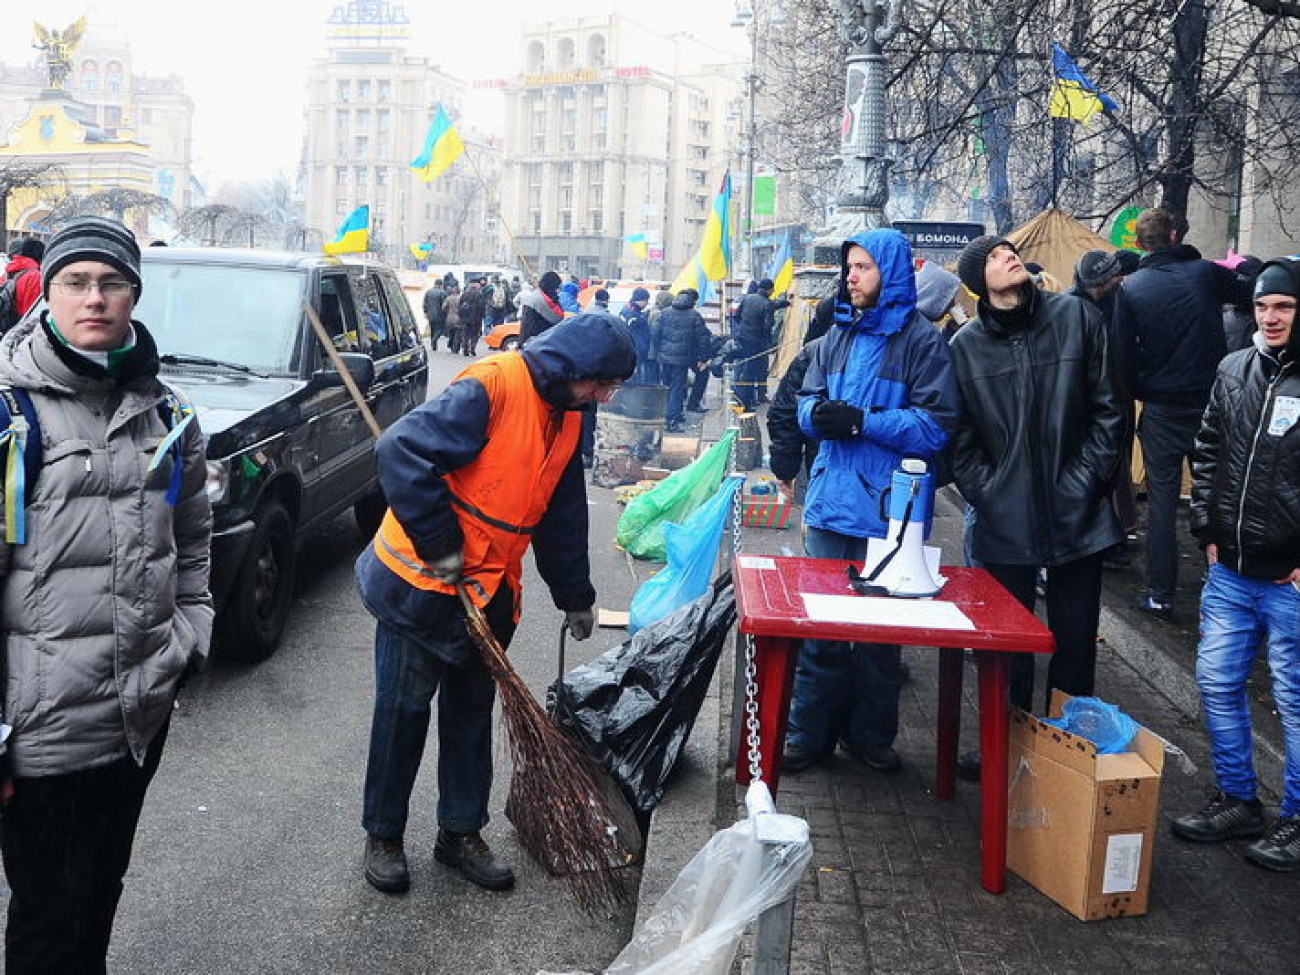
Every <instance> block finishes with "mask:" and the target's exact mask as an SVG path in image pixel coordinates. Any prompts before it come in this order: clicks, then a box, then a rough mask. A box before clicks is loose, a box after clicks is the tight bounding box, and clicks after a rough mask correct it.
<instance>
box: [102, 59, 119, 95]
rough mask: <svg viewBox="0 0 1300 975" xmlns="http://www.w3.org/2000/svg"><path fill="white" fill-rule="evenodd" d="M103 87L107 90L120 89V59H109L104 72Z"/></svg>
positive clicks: (115, 91)
mask: <svg viewBox="0 0 1300 975" xmlns="http://www.w3.org/2000/svg"><path fill="white" fill-rule="evenodd" d="M104 87H105V89H107V90H108V91H111V92H114V93H119V92H121V90H122V63H121V62H120V61H109V62H108V71H106V72H105V81H104Z"/></svg>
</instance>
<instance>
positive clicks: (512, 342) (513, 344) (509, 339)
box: [501, 335, 519, 352]
mask: <svg viewBox="0 0 1300 975" xmlns="http://www.w3.org/2000/svg"><path fill="white" fill-rule="evenodd" d="M501 348H502V350H503V351H505V352H513V351H514V350H515V349H517V348H519V336H518V335H507V336H506V337H505V338H503V339H502V340H501Z"/></svg>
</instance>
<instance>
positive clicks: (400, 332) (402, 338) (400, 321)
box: [381, 277, 424, 350]
mask: <svg viewBox="0 0 1300 975" xmlns="http://www.w3.org/2000/svg"><path fill="white" fill-rule="evenodd" d="M381 284H382V285H383V291H384V298H385V299H387V301H388V310H389V317H390V319H391V321H392V323H393V333H394V335H395V336H396V339H397V346H398V349H399V350H401V349H414V348H418V347H419V345H420V336H419V333H418V332H416V330H415V313H414V311H412V309H411V303H410V301H408V300H407V297H406V293H405V292H404V291H403V290H402V285H401V282H399V281H398V280H397V278H395V277H384V278H383V279H382V281H381ZM418 300H420V301H423V300H424V296H423V294H422V293H421V295H420V298H419V299H418Z"/></svg>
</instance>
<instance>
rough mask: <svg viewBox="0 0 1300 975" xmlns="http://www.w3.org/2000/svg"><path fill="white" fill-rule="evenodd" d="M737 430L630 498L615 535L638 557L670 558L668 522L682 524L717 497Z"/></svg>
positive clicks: (724, 435) (661, 559)
mask: <svg viewBox="0 0 1300 975" xmlns="http://www.w3.org/2000/svg"><path fill="white" fill-rule="evenodd" d="M735 439H736V431H735V430H728V431H727V432H726V433H724V434H723V435H722V438H721V439H720V440H719V441H718V442H717V443H715V444H714V445H713V446H712V447H710V448H709V449H708V450H707V451H705V452H704V454H703V456H700V457H697V458H695V460H693V461H691V463H690V464H688V465H687V466H685V467H683V468H682V469H681V470H679V471H674V472H673V473H672V474H669V475H668V476H667V477H666V478H664V479H663V480H662V481H660V482H659V483H658V484H656V485H655V486H654V487H653V488H651V489H650V490H649V491H647V492H646V493H645V494H639V495H637V496H636V497H635V498H633V499H632V500H631V501H629V502H628V505H627V508H625V509H624V511H623V515H622V517H621V518H619V519H618V530H617V531H616V532H615V536H614V537H615V538H617V539H618V544H619V545H620V546H621V547H622V548H623V549H624V550H625V551H627V552H629V553H631V554H632V556H633V557H634V558H638V559H646V560H647V561H650V562H666V561H667V560H668V548H667V545H666V544H665V543H664V524H665V523H666V522H670V521H673V522H677V523H678V524H681V523H682V522H683V521H685V520H686V517H687V516H688V515H689V514H690V513H691V512H692V511H694V510H695V509H697V508H699V507H700V505H702V504H704V502H705V501H707V500H709V498H711V497H713V495H714V493H715V492H717V490H718V485H720V484H721V483H722V478H723V475H725V474H726V472H727V459H728V457H730V455H731V443H732V441H733V440H735Z"/></svg>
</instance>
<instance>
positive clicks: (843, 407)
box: [812, 399, 862, 440]
mask: <svg viewBox="0 0 1300 975" xmlns="http://www.w3.org/2000/svg"><path fill="white" fill-rule="evenodd" d="M812 425H813V429H814V430H816V431H817V436H819V437H821V438H822V439H823V440H844V439H846V438H848V437H856V436H857V435H858V434H860V433H861V432H862V411H861V410H860V409H858V408H857V407H856V406H850V405H849V404H848V403H846V402H844V401H843V400H841V399H833V400H827V401H825V402H822V403H818V404H817V405H816V406H814V407H813V411H812Z"/></svg>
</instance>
